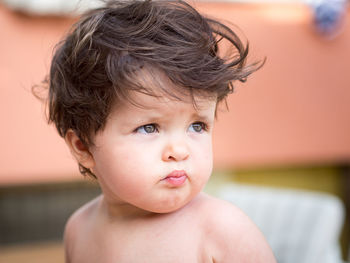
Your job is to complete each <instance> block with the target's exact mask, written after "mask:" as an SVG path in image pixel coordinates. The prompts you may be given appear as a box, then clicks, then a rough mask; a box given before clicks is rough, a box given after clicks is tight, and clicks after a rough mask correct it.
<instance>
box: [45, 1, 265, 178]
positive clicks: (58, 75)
mask: <svg viewBox="0 0 350 263" xmlns="http://www.w3.org/2000/svg"><path fill="white" fill-rule="evenodd" d="M222 40H226V42H227V43H228V45H226V48H227V47H231V48H233V52H232V53H231V56H228V57H226V56H225V57H222V56H219V53H218V52H219V50H218V46H219V43H220V41H222ZM247 54H248V44H247V43H246V44H245V43H243V41H241V40H240V38H239V37H238V35H237V34H236V33H235V32H233V31H232V30H231V29H230V27H228V26H226V25H224V24H222V23H221V22H218V21H216V20H214V19H211V18H206V17H204V16H202V15H200V14H199V13H198V12H197V11H196V10H195V9H194V8H193V7H191V6H190V5H189V4H187V3H186V2H183V1H181V0H180V1H172V0H155V1H151V0H145V1H144V0H131V1H124V2H120V1H106V5H105V6H103V7H101V8H98V9H95V10H92V11H89V12H87V13H86V14H84V15H83V16H82V17H81V19H80V20H79V21H78V22H77V23H76V24H75V25H74V26H73V27H72V29H71V31H70V33H69V34H68V35H67V36H66V37H65V39H64V40H63V41H62V42H60V43H59V44H58V46H57V48H56V51H55V54H54V57H53V59H52V64H51V69H50V74H49V76H48V79H47V86H48V87H49V96H48V110H49V111H48V118H49V122H53V123H55V125H56V127H57V130H58V132H59V134H60V136H62V137H65V135H66V133H67V131H68V130H69V129H72V130H73V131H74V132H75V133H76V135H77V136H78V137H79V138H80V140H81V141H82V143H83V144H84V145H85V146H87V147H89V146H91V145H93V138H94V135H95V134H96V133H97V132H98V131H100V130H103V128H104V126H105V124H106V120H107V117H108V115H109V113H110V111H111V108H112V105H115V104H116V103H118V101H122V100H125V99H130V96H129V95H128V94H129V93H130V90H136V91H140V92H145V93H147V94H151V91H150V90H149V89H147V87H145V85H141V84H140V82H139V81H138V79H139V78H138V77H137V75H140V71H142V70H148V72H154V71H158V72H162V73H163V74H164V75H165V76H166V77H167V78H168V79H169V80H170V82H171V83H172V84H174V86H176V87H177V88H178V89H180V90H182V91H186V92H188V93H189V94H191V95H192V97H193V94H195V95H197V94H201V95H202V96H212V97H215V98H217V101H218V102H220V101H221V100H223V99H224V98H225V97H226V96H227V94H229V93H231V92H232V91H233V81H235V80H239V81H244V80H245V79H246V77H247V76H248V75H249V74H251V73H252V72H253V71H255V70H256V69H258V68H259V67H260V66H261V65H262V63H254V64H251V65H246V59H247ZM150 69H153V71H152V70H150ZM155 77H156V76H155ZM160 87H161V88H162V89H163V91H164V92H165V94H167V95H169V96H175V97H176V95H175V93H173V91H171V90H167V87H166V86H162V85H160ZM80 171H81V172H82V173H83V174H90V175H93V174H92V173H91V171H89V170H88V169H86V168H84V167H82V166H81V165H80Z"/></svg>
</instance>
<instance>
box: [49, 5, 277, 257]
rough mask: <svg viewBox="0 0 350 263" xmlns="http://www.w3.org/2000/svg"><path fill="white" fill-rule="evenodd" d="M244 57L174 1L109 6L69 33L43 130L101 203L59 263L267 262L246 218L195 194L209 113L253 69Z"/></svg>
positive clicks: (207, 169) (205, 164) (71, 233)
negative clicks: (50, 127) (91, 181)
mask: <svg viewBox="0 0 350 263" xmlns="http://www.w3.org/2000/svg"><path fill="white" fill-rule="evenodd" d="M221 40H227V43H228V45H229V46H226V48H233V49H234V50H233V53H232V56H231V57H227V58H223V57H221V56H219V53H218V44H219V42H220V41H221ZM247 53H248V48H247V47H246V46H245V45H244V44H243V43H242V42H241V40H240V39H239V38H238V36H237V35H236V34H235V33H234V32H233V31H232V30H231V29H230V28H228V27H227V26H225V25H223V24H221V23H220V22H218V21H216V20H213V19H209V18H205V17H203V16H202V15H200V14H199V13H198V12H197V11H196V10H195V9H193V8H192V7H191V6H190V5H188V4H187V3H185V2H182V1H167V0H156V1H148V0H146V1H139V0H131V1H125V2H117V1H108V2H107V3H106V6H104V7H102V8H99V9H96V10H92V11H90V12H88V13H86V14H85V15H84V16H83V17H82V18H81V19H80V20H79V21H78V22H77V23H76V24H75V25H74V27H73V29H72V30H71V32H70V33H69V34H68V35H67V37H66V38H65V39H64V40H63V41H62V42H61V43H60V45H59V46H58V48H57V49H56V52H55V55H54V57H53V60H52V65H51V70H50V75H49V80H48V86H49V98H48V106H49V120H50V122H54V123H55V125H56V127H57V129H58V132H59V134H60V135H61V136H62V137H63V138H65V141H66V143H67V145H68V147H69V148H70V151H71V153H72V155H73V156H74V157H75V159H76V160H77V162H78V163H79V167H80V172H81V173H82V174H84V175H89V176H92V177H94V178H96V180H97V182H98V183H99V185H100V187H101V189H102V195H101V196H99V197H97V198H96V199H94V200H92V201H90V202H89V203H88V204H86V205H84V206H83V207H82V208H80V209H79V210H78V211H76V212H75V213H74V214H73V215H72V216H71V218H70V219H69V221H68V223H67V225H66V229H65V235H64V243H65V251H66V262H73V263H77V262H78V263H80V262H81V263H89V262H94V263H110V262H132V263H137V262H147V263H149V262H151V263H157V262H159V263H165V262H172V263H182V262H185V263H187V262H188V263H194V262H200V263H205V262H216V263H217V262H230V263H232V262H252V263H259V262H262V263H270V262H275V259H274V256H273V254H272V252H271V249H270V248H269V246H268V245H267V243H266V241H265V239H264V237H263V236H262V234H261V233H260V232H259V230H258V229H257V228H256V226H255V225H254V224H253V223H252V222H251V221H250V220H249V219H248V218H247V216H246V215H244V214H243V213H242V212H241V211H240V210H239V209H238V208H236V207H235V206H233V205H232V204H230V203H227V202H225V201H221V200H218V199H216V198H214V197H211V196H208V195H206V194H204V193H202V192H201V190H202V189H203V187H204V185H205V184H206V182H207V181H208V179H209V177H210V175H211V172H212V142H211V141H212V130H213V125H214V119H215V115H216V109H217V106H218V103H220V102H221V101H223V100H225V97H226V96H227V94H229V93H230V92H232V90H233V85H232V82H233V81H235V80H241V81H244V80H245V78H246V77H247V76H248V75H249V74H250V73H252V72H253V71H255V70H256V69H257V68H258V67H259V66H260V65H261V64H253V65H249V66H246V57H247Z"/></svg>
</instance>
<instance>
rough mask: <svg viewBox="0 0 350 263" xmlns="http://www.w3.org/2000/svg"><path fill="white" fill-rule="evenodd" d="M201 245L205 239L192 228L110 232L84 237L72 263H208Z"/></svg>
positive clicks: (73, 254)
mask: <svg viewBox="0 0 350 263" xmlns="http://www.w3.org/2000/svg"><path fill="white" fill-rule="evenodd" d="M205 244H206V242H205V236H203V235H201V233H200V231H199V230H198V229H196V228H195V227H194V228H192V229H189V228H186V227H184V228H181V227H174V228H165V227H159V228H156V229H149V230H144V229H140V228H134V229H132V228H125V229H118V230H115V229H114V231H113V232H109V233H98V234H95V235H94V234H93V233H90V234H87V235H85V237H84V240H81V241H80V242H79V243H78V244H77V245H75V246H74V249H73V251H72V263H80V262H84V263H89V262H100V263H110V262H118V263H124V262H125V263H128V262H132V263H139V262H140V263H141V262H152V263H158V262H159V263H178V262H184V263H186V262H189V263H195V262H200V263H206V262H208V263H209V262H212V260H211V257H210V255H209V253H208V251H206V245H205Z"/></svg>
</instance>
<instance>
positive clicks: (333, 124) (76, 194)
mask: <svg viewBox="0 0 350 263" xmlns="http://www.w3.org/2000/svg"><path fill="white" fill-rule="evenodd" d="M191 3H192V4H193V5H194V6H195V7H196V8H197V9H198V10H199V11H201V12H202V13H204V14H207V15H210V16H213V17H217V18H220V19H222V20H224V21H229V22H231V23H233V24H235V25H237V26H238V27H239V28H240V30H241V31H243V32H244V35H245V36H246V38H247V39H248V40H249V43H250V48H251V53H250V55H249V58H250V60H251V61H252V62H253V61H256V60H259V59H263V58H264V57H266V58H267V61H266V64H265V66H264V67H263V68H262V69H261V70H259V71H258V72H256V73H254V74H253V75H252V76H251V77H250V78H249V80H248V82H247V83H245V84H240V83H237V85H236V89H235V93H234V94H233V95H231V96H230V97H229V98H228V101H227V103H228V107H229V110H227V109H226V108H225V107H221V108H220V109H219V112H218V119H217V123H216V128H215V131H214V156H215V160H214V161H215V169H214V174H213V176H212V179H211V181H210V182H209V184H208V186H207V188H206V191H207V192H209V193H212V194H214V195H218V196H222V197H223V198H227V199H230V198H231V197H232V194H235V193H237V194H239V196H238V197H232V198H231V199H232V200H231V199H230V200H231V201H232V202H234V203H236V202H237V204H238V203H240V202H241V201H237V200H238V199H239V200H243V201H244V202H242V209H243V210H245V209H247V211H246V212H247V213H248V214H249V215H250V213H252V214H251V216H252V218H253V220H257V221H256V223H257V224H258V225H259V226H260V221H261V222H262V223H261V224H265V225H264V226H263V225H262V226H260V227H261V228H262V230H263V232H264V234H265V235H266V236H267V239H268V241H269V242H270V245H271V246H272V247H273V250H274V252H275V253H276V255H277V258H278V260H279V262H282V263H283V262H293V263H295V262H298V263H301V262H308V263H310V262H318V263H319V262H341V261H342V260H343V261H345V260H347V259H348V255H349V251H348V250H349V249H348V248H349V240H350V228H349V224H348V223H349V207H350V191H349V190H350V21H349V9H348V3H347V2H346V1H341V0H334V1H331V0H329V1H321V0H314V1H313V0H305V1H302V0H299V1H297V0H295V1H291V0H289V1H287V0H275V1H263V0H261V1H252V0H250V1H249V0H247V1H244V0H241V1H234V0H232V1H226V2H217V1H215V2H214V1H205V2H204V1H192V2H191ZM77 4H78V5H79V7H77ZM96 5H98V3H96V2H95V1H71V0H54V1H53V0H52V1H51V0H47V1H44V0H40V1H39V0H27V1H24V0H3V1H0V24H1V27H0V32H1V34H0V38H1V40H0V120H1V131H0V135H1V136H0V146H1V149H2V151H1V152H0V162H1V166H0V262H22V261H24V260H25V262H36V263H40V262H63V261H64V256H63V247H62V234H63V229H64V224H65V222H66V220H67V218H68V217H69V215H70V214H71V213H72V212H73V211H74V210H75V209H77V208H78V207H79V206H80V205H82V204H83V203H85V202H86V201H87V200H90V199H92V198H93V197H94V196H97V195H98V194H99V193H100V191H99V189H98V186H97V184H96V183H95V182H93V181H92V180H89V179H84V178H82V176H81V175H80V174H79V172H78V168H77V165H76V163H75V161H74V160H73V158H72V157H71V156H70V153H69V151H68V149H67V148H66V146H65V144H64V141H63V140H62V139H61V138H60V137H59V136H58V135H57V132H56V131H55V129H54V127H53V126H49V125H47V121H46V118H45V108H44V105H42V104H41V102H40V101H38V100H37V99H36V98H35V97H34V96H33V95H32V93H31V87H32V86H33V85H36V84H40V82H41V81H42V80H43V79H44V77H45V75H46V74H47V73H48V71H49V67H50V59H51V57H52V50H53V48H54V46H55V44H56V43H57V42H58V41H59V40H60V39H62V36H63V34H64V33H66V32H67V30H68V29H69V27H70V26H71V25H72V23H74V21H76V19H77V17H78V14H79V13H80V12H81V11H82V10H85V9H86V8H89V7H92V6H96ZM256 193H258V194H256ZM255 195H256V196H255ZM286 196H287V197H286ZM304 196H305V199H303V197H304ZM310 197H311V199H310ZM237 198H238V199H237ZM249 198H250V199H249ZM254 198H256V199H254ZM248 199H249V200H250V202H251V203H249V207H248V206H246V205H245V204H247V202H248V201H247V200H248ZM262 200H263V201H262ZM276 200H279V201H280V203H278V204H277V205H276V206H275V204H272V202H275V201H276ZM281 200H284V201H283V202H285V203H283V202H282V201H281ZM310 200H311V201H310ZM306 203H307V204H310V205H309V206H306V205H305V204H306ZM316 203H317V205H316V206H312V205H311V204H316ZM254 204H255V205H258V204H261V206H259V207H256V206H254ZM291 204H293V205H291ZM245 206H246V207H248V208H246V207H245ZM276 207H278V209H275V208H276ZM314 207H316V208H314ZM324 207H326V208H327V209H325V208H324ZM301 208H302V209H303V210H302V212H300V211H301V210H300V209H301ZM328 208H329V209H328ZM259 209H260V210H259ZM298 209H299V210H298ZM257 210H259V211H261V212H259V215H256V214H254V213H255V212H256V211H257ZM280 210H281V211H282V210H283V216H282V214H281V213H282V212H280ZM252 211H253V212H254V213H253V212H252ZM321 212H322V213H321ZM264 213H265V214H267V219H266V215H263V214H264ZM301 213H303V215H304V214H305V220H306V221H307V222H308V223H307V224H306V225H305V224H304V225H303V227H305V226H306V228H304V229H302V228H300V227H299V226H300V225H302V224H301V223H300V222H301V221H302V220H301V218H302V217H301V216H299V217H296V216H295V215H296V214H298V215H301ZM263 216H264V219H262V217H263ZM277 217H278V218H279V220H280V218H283V220H284V221H283V223H279V221H277V219H276V220H275V221H274V220H272V218H277ZM259 220H260V221H259ZM281 220H282V219H281ZM272 221H273V222H275V223H274V224H273V225H271V224H270V226H269V229H270V230H269V229H268V227H266V222H272ZM318 222H319V223H318ZM321 222H323V223H321ZM278 224H279V225H278ZM277 226H278V227H277ZM291 226H293V227H291ZM294 226H295V229H296V230H295V229H294ZM316 226H317V227H318V228H317V229H316ZM313 227H314V228H315V229H314V230H313V231H311V230H312V229H313ZM277 228H278V231H279V234H275V236H273V237H270V236H269V233H267V232H268V231H270V232H271V229H274V230H276V229H277ZM290 229H294V230H293V233H291V234H290V236H291V239H293V240H292V241H290V242H289V241H288V242H287V238H286V236H287V235H286V233H287V232H288V231H290ZM265 231H267V232H265ZM296 233H298V234H296ZM274 238H276V240H277V241H276V240H275V239H274ZM320 240H323V241H324V242H323V243H322V245H319V242H320ZM281 242H282V243H283V244H282V243H281ZM281 244H282V245H281ZM302 244H306V245H304V247H303V246H302ZM292 245H295V247H297V249H296V251H299V253H298V252H296V253H295V254H299V257H301V256H300V255H304V254H305V255H306V254H307V253H306V252H305V251H304V250H305V249H306V248H305V246H307V251H312V249H311V247H313V248H314V247H315V251H326V250H327V249H328V248H330V247H332V252H331V253H328V254H327V255H323V254H322V253H323V252H315V253H314V255H313V257H312V256H309V258H308V259H305V258H306V256H304V259H301V258H299V259H298V260H296V255H291V254H292V253H289V254H290V255H288V256H284V255H286V254H288V253H287V252H286V251H289V252H290V251H292V250H293V248H292ZM316 246H318V247H319V248H318V249H319V250H316ZM333 248H334V249H333ZM310 253H311V252H310ZM330 254H332V256H330ZM311 258H313V260H314V261H312V260H311ZM303 260H304V261H303Z"/></svg>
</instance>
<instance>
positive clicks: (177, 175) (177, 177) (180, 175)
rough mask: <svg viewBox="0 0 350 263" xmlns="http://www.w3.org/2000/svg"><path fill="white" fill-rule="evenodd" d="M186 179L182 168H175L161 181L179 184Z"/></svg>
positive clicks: (173, 184) (174, 184)
mask: <svg viewBox="0 0 350 263" xmlns="http://www.w3.org/2000/svg"><path fill="white" fill-rule="evenodd" d="M186 180H187V174H186V172H185V171H184V170H175V171H173V172H171V173H170V174H168V175H167V176H166V177H165V178H164V179H162V181H165V182H167V183H168V184H170V185H172V186H181V185H183V184H184V183H185V182H186Z"/></svg>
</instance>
